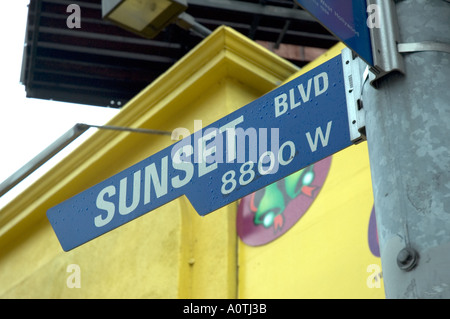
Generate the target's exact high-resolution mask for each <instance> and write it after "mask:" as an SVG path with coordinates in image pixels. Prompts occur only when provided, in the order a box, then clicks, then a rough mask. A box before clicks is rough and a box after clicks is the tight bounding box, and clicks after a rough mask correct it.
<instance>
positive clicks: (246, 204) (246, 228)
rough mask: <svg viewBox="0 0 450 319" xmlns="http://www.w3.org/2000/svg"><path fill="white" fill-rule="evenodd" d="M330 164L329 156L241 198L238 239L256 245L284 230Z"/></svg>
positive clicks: (315, 190) (308, 202)
mask: <svg viewBox="0 0 450 319" xmlns="http://www.w3.org/2000/svg"><path fill="white" fill-rule="evenodd" d="M330 165H331V156H330V157H327V158H325V159H323V160H321V161H319V162H317V163H315V164H313V165H311V166H308V167H306V168H304V169H301V170H300V171H298V172H296V173H294V174H291V175H289V176H288V177H286V178H284V179H282V180H279V181H278V182H275V183H273V184H271V185H269V186H266V187H265V188H262V189H260V190H258V191H256V192H254V193H252V194H250V195H248V196H246V197H244V198H242V199H241V201H240V203H239V207H238V212H237V220H236V224H237V233H238V235H239V237H240V238H241V240H242V241H243V242H244V243H246V244H247V245H250V246H259V245H264V244H267V243H269V242H271V241H273V240H275V239H277V238H278V237H280V236H281V235H283V234H284V233H286V232H287V231H288V230H289V229H290V228H291V227H292V226H294V225H295V223H296V222H297V221H298V220H299V219H300V218H301V217H302V216H303V215H304V214H305V213H306V211H307V210H308V208H309V207H310V206H311V204H312V203H313V202H314V200H315V199H316V197H317V196H318V194H319V191H320V190H321V188H322V186H323V184H324V182H325V179H326V177H327V175H328V171H329V169H330Z"/></svg>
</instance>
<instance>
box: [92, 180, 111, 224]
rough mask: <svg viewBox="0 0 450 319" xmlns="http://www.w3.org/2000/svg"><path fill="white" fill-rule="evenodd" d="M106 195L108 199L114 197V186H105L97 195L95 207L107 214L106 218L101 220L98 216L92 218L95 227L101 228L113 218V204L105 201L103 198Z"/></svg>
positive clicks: (100, 216)
mask: <svg viewBox="0 0 450 319" xmlns="http://www.w3.org/2000/svg"><path fill="white" fill-rule="evenodd" d="M106 194H107V195H108V197H111V196H114V195H115V194H116V188H115V187H114V186H112V185H111V186H107V187H105V188H104V189H102V190H101V191H100V193H98V196H97V201H96V206H97V208H98V209H101V210H105V211H106V212H107V213H108V214H107V215H106V218H105V219H103V218H102V215H98V216H97V217H95V218H94V224H95V227H102V226H105V225H106V224H108V223H109V222H110V221H111V219H112V218H113V217H114V211H115V207H114V203H111V202H107V201H105V199H104V197H105V195H106Z"/></svg>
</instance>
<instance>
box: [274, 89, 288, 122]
mask: <svg viewBox="0 0 450 319" xmlns="http://www.w3.org/2000/svg"><path fill="white" fill-rule="evenodd" d="M286 101H287V94H286V93H283V94H280V95H278V96H277V97H276V98H275V117H279V116H280V115H283V114H284V113H286V111H287V110H288V108H289V105H288V104H287V103H286Z"/></svg>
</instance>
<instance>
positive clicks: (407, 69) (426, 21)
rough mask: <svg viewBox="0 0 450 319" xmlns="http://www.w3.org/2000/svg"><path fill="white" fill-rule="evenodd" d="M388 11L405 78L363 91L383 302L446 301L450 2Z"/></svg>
mask: <svg viewBox="0 0 450 319" xmlns="http://www.w3.org/2000/svg"><path fill="white" fill-rule="evenodd" d="M389 1H392V0H389ZM394 11H395V13H396V15H397V19H398V31H399V35H398V36H399V43H398V49H399V52H400V53H401V55H402V56H403V60H404V61H403V62H404V74H401V73H399V72H393V73H389V74H387V75H386V76H384V77H382V78H381V79H379V80H378V81H377V82H376V84H375V85H376V86H377V88H376V89H375V88H374V87H372V86H371V85H365V86H364V91H363V108H364V110H365V114H366V117H365V120H366V123H365V124H366V134H367V143H368V147H369V157H370V167H371V174H372V182H373V189H374V197H375V211H376V218H377V227H378V236H379V242H380V250H381V263H382V268H383V279H384V285H385V291H386V297H387V298H450V50H449V47H450V2H449V1H448V0H404V1H395V10H394Z"/></svg>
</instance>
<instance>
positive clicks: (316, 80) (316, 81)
mask: <svg viewBox="0 0 450 319" xmlns="http://www.w3.org/2000/svg"><path fill="white" fill-rule="evenodd" d="M320 79H323V88H322V89H321V88H320ZM314 90H315V94H316V97H317V96H319V95H321V94H323V93H325V92H326V91H327V90H328V74H327V73H326V72H322V73H320V74H319V75H317V76H315V77H314Z"/></svg>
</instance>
